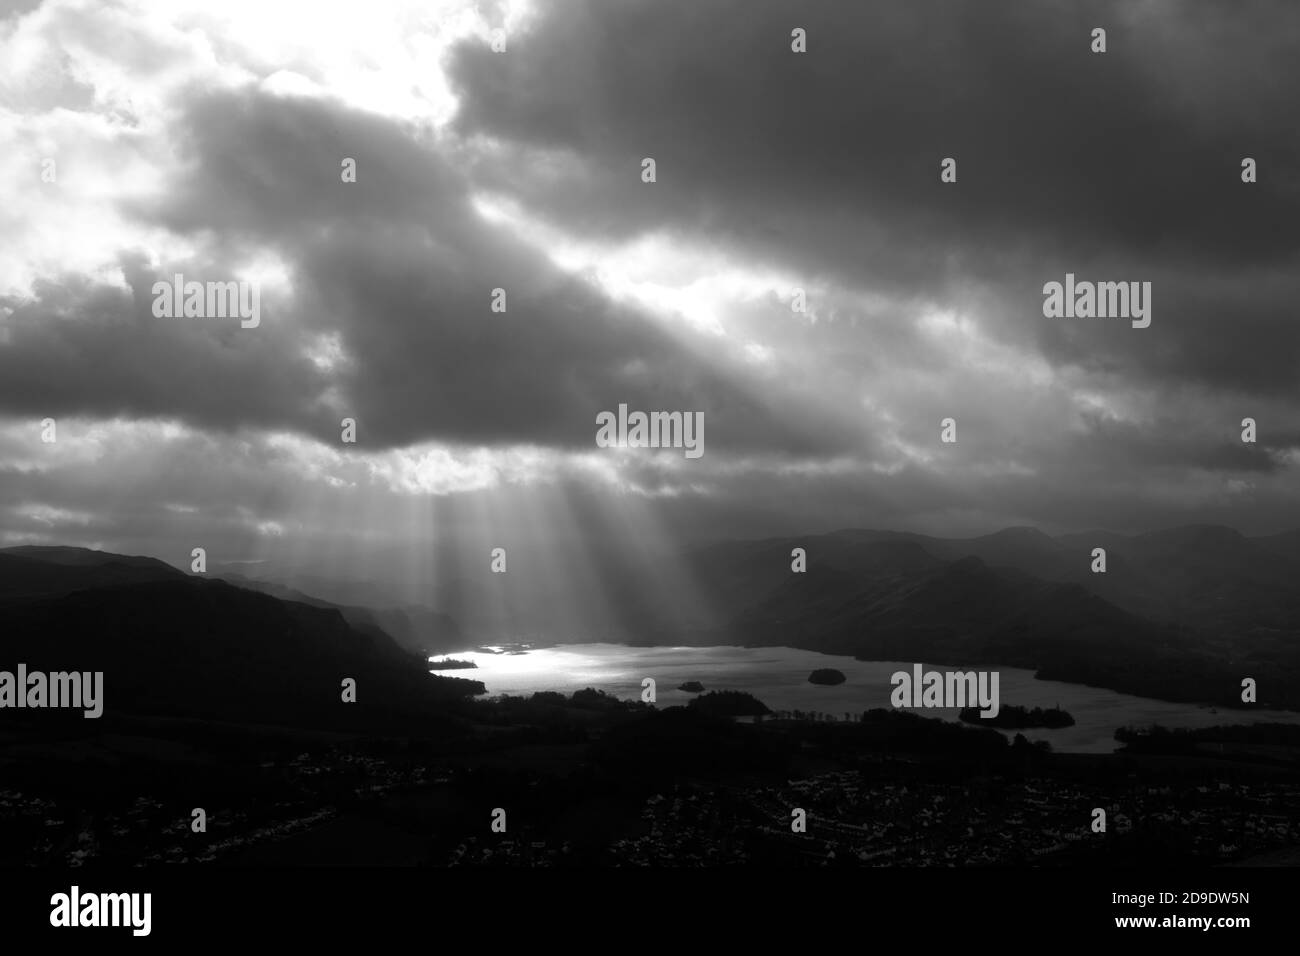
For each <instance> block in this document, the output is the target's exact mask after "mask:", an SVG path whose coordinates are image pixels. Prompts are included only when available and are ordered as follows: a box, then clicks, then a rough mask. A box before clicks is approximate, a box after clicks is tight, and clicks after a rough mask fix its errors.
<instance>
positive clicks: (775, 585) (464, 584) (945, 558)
mask: <svg viewBox="0 0 1300 956" xmlns="http://www.w3.org/2000/svg"><path fill="white" fill-rule="evenodd" d="M1298 541H1300V535H1297V534H1295V533H1287V534H1279V535H1272V536H1268V537H1261V538H1247V537H1244V536H1243V535H1241V534H1239V533H1237V532H1236V531H1233V530H1232V529H1229V528H1224V527H1216V526H1187V527H1181V528H1173V529H1168V530H1164V531H1158V532H1152V533H1148V534H1141V535H1132V536H1125V535H1118V534H1113V533H1101V532H1099V533H1089V534H1068V535H1062V536H1058V537H1050V536H1048V535H1046V534H1043V533H1041V532H1039V531H1037V530H1035V529H1033V528H1024V527H1020V528H1008V529H1005V530H1003V531H1000V532H997V533H994V534H990V535H985V536H981V537H976V538H968V539H947V538H938V537H933V536H927V535H920V534H912V533H906V532H892V531H875V530H860V529H853V530H844V531H838V532H833V533H829V534H823V535H808V536H803V537H798V538H779V539H766V540H760V541H735V542H723V543H719V544H715V545H711V546H708V547H703V548H696V549H692V550H689V551H686V552H682V553H679V554H677V555H676V556H674V557H672V558H669V559H667V560H668V563H669V565H670V566H672V568H673V570H674V572H675V573H674V574H671V575H665V576H662V577H660V578H659V579H657V580H652V581H647V580H646V579H645V578H644V577H642V576H640V575H639V565H638V563H637V562H636V561H632V560H628V559H627V558H626V557H623V556H620V555H619V554H618V553H616V552H614V551H613V550H612V549H611V550H610V551H608V552H606V553H603V554H602V555H601V556H600V560H597V561H593V562H592V567H593V569H594V575H595V577H594V587H595V588H596V589H597V593H596V594H595V595H594V597H596V598H599V600H593V599H592V598H593V595H592V594H579V593H574V592H573V591H571V590H560V591H557V590H555V589H553V588H548V587H547V586H546V585H547V584H548V582H550V581H551V580H552V579H550V578H547V577H543V576H539V575H537V574H535V573H533V572H532V568H531V567H530V563H529V556H528V555H527V554H517V553H516V554H512V555H511V564H510V567H509V572H508V574H506V575H493V574H491V573H489V571H488V568H487V562H486V560H485V561H484V562H483V567H482V570H481V573H480V574H479V575H477V576H469V575H466V576H464V577H459V578H455V579H452V580H447V581H438V582H435V583H434V586H433V587H432V588H431V589H430V592H429V594H430V598H431V599H430V600H429V602H428V603H427V604H425V603H414V602H413V603H406V604H402V603H398V598H399V595H398V593H397V589H394V588H392V587H391V585H390V583H389V582H387V581H385V580H383V579H382V578H376V577H365V578H363V577H361V576H358V577H357V578H355V579H352V580H341V581H333V580H330V579H328V578H326V577H324V576H321V575H319V574H316V573H313V572H311V571H309V570H299V571H298V572H297V573H293V574H288V575H286V576H285V578H284V579H279V578H278V577H277V570H278V569H277V568H276V567H275V566H274V565H272V564H269V563H266V562H263V563H256V564H253V563H249V564H240V565H232V566H220V565H219V566H217V567H215V568H214V570H213V573H212V575H210V577H216V578H221V579H224V581H225V582H226V584H224V585H223V584H222V583H221V582H220V581H214V580H204V579H203V576H202V575H188V574H185V573H183V572H181V571H179V570H177V569H176V568H173V567H171V566H170V565H168V564H165V563H163V562H161V561H157V560H155V559H151V558H140V557H130V558H125V557H118V556H113V555H107V554H102V553H97V552H90V551H84V550H79V549H63V548H42V547H31V546H24V547H18V548H9V549H4V550H2V551H0V572H3V574H0V602H2V603H0V613H3V614H4V615H6V617H5V620H6V622H7V623H8V624H9V626H10V628H12V633H13V634H15V635H20V634H23V633H29V635H30V637H29V640H30V641H31V643H30V644H25V643H24V642H23V641H21V640H20V641H18V643H17V644H16V645H15V646H16V647H20V646H21V647H29V649H30V652H31V653H34V652H35V651H36V650H37V649H39V647H40V645H41V641H40V640H39V638H38V637H37V636H36V631H35V630H34V628H35V626H36V625H35V623H34V622H35V621H36V620H37V619H38V618H40V617H42V616H44V617H47V618H48V619H49V620H51V621H55V620H57V621H61V622H62V623H61V624H60V626H59V629H58V631H57V632H58V633H63V632H64V631H63V628H64V627H65V626H66V627H71V628H72V631H75V630H76V628H75V627H72V625H73V623H74V622H79V621H81V620H82V617H79V616H78V615H81V616H84V615H85V614H92V613H93V614H97V615H98V614H103V615H108V616H109V618H108V619H113V618H112V617H111V615H112V613H113V612H112V608H114V607H116V606H118V604H119V603H120V604H121V605H122V606H123V607H125V606H126V605H127V604H130V603H131V602H135V604H136V605H138V606H139V607H138V610H137V611H135V612H133V614H132V619H133V620H135V621H136V622H137V623H138V624H139V623H140V622H145V623H144V624H141V630H140V631H139V632H138V633H137V632H136V631H132V630H130V629H128V628H123V629H122V630H120V631H118V632H116V633H115V634H114V635H113V636H111V637H110V636H109V635H107V634H105V633H104V631H103V628H102V627H101V628H99V629H98V634H97V636H96V638H95V640H96V641H97V642H98V646H99V648H100V651H99V654H98V655H97V659H99V660H102V661H108V660H110V659H111V656H112V655H113V654H114V653H128V652H129V653H139V654H142V655H145V656H151V655H157V654H160V653H161V650H160V648H159V647H158V646H156V645H153V644H150V643H149V642H150V641H151V640H154V638H150V637H149V636H148V635H149V632H150V626H149V625H148V623H147V622H150V621H157V622H166V624H167V626H169V627H173V628H179V629H182V630H184V631H186V632H188V633H189V634H190V635H191V636H192V637H194V639H195V640H196V643H195V645H194V646H193V648H191V650H193V652H194V653H196V654H197V653H199V651H200V648H201V649H202V653H201V656H200V657H196V658H193V659H191V660H190V663H192V664H197V663H199V662H200V661H202V662H203V666H205V667H207V666H209V663H210V660H211V659H212V657H213V655H214V654H217V653H218V651H217V649H218V648H219V647H221V646H222V645H223V643H225V642H235V643H234V644H232V645H231V647H230V648H229V649H230V650H232V651H234V650H236V649H237V647H238V646H242V645H241V644H240V643H239V642H241V641H247V640H249V639H250V638H249V631H248V628H247V627H246V626H245V627H244V628H243V630H238V629H236V630H226V629H223V628H221V627H219V626H218V625H217V624H216V623H214V622H215V621H217V620H220V619H222V618H221V615H225V614H229V615H231V617H230V619H229V621H228V622H227V623H231V624H232V625H233V622H234V621H236V620H241V621H242V620H245V619H247V620H249V621H256V622H259V623H258V625H257V626H258V627H261V628H264V629H265V630H266V632H267V633H283V634H284V635H286V636H284V637H282V638H280V639H277V641H272V642H271V643H268V644H262V645H261V646H260V648H259V653H261V654H264V655H267V656H266V657H265V659H264V660H263V666H265V667H267V668H270V669H271V670H272V671H274V669H276V668H283V669H284V672H285V676H287V674H288V673H290V672H292V671H296V670H299V669H300V668H301V666H302V665H303V662H304V659H308V660H313V663H314V664H316V665H319V666H321V667H323V668H325V669H326V670H328V668H329V667H333V666H336V665H337V663H338V662H337V661H336V660H333V659H332V658H331V655H335V656H336V655H337V654H339V653H342V652H343V651H344V650H347V651H348V653H353V652H355V653H356V654H357V655H359V656H358V660H363V659H364V660H366V661H368V662H379V661H385V662H388V663H391V662H393V661H395V660H397V659H399V656H400V655H402V654H412V655H417V656H418V655H424V654H429V653H439V652H445V651H451V650H458V649H463V648H465V647H470V646H474V645H478V644H487V643H500V642H517V641H531V642H548V643H581V642H585V641H599V640H605V641H608V640H614V641H624V642H629V643H637V644H667V645H681V644H746V645H764V644H766V645H786V646H791V647H797V648H803V649H809V650H818V651H822V652H825V653H835V654H847V655H852V656H857V657H859V658H862V659H874V660H917V661H922V660H925V661H934V662H938V663H953V664H961V665H972V664H982V665H995V664H1001V665H1005V666H1018V667H1027V668H1034V669H1038V670H1039V671H1040V676H1042V677H1044V678H1050V679H1061V680H1069V681H1075V682H1079V683H1089V684H1094V685H1097V686H1104V687H1109V688H1114V689H1117V690H1123V691H1128V692H1132V693H1138V694H1142V695H1145V696H1154V697H1162V698H1166V699H1171V700H1187V701H1201V702H1212V703H1219V704H1226V705H1229V706H1231V705H1233V704H1234V702H1235V701H1236V699H1237V696H1238V688H1239V682H1240V679H1241V677H1243V676H1255V677H1256V678H1257V679H1259V678H1260V676H1261V675H1264V674H1267V680H1266V681H1264V682H1263V686H1262V688H1261V703H1263V704H1271V705H1274V706H1291V707H1297V706H1300V640H1297V635H1300V591H1298V590H1297V588H1296V587H1295V586H1294V582H1295V581H1296V580H1297V579H1300V547H1298V546H1297V542H1298ZM1095 547H1104V548H1105V549H1106V552H1107V570H1106V572H1105V573H1093V572H1092V571H1091V570H1090V566H1091V563H1092V550H1093V548H1095ZM794 548H804V549H805V550H806V552H807V571H806V573H800V574H795V573H792V571H791V552H792V550H793V549H794ZM228 567H238V568H239V570H238V571H231V570H227V568H228ZM366 567H367V569H372V568H373V569H378V568H382V563H378V562H375V563H371V562H368V563H367V565H366ZM372 573H373V572H372ZM254 575H256V577H254ZM229 585H234V586H235V587H230V586H229ZM250 592H252V593H250ZM335 595H341V597H334V596H335ZM358 598H361V599H369V600H370V601H374V602H375V603H374V604H368V603H359V602H357V599H358ZM101 602H102V604H103V605H104V606H103V607H102V608H101V607H99V604H100V603H101ZM62 615H72V617H71V618H68V619H66V620H65V619H64V618H63V617H62ZM214 615H215V617H214ZM191 616H192V617H193V618H194V620H193V621H191V620H189V619H190V617H191ZM289 621H291V622H293V624H292V627H287V629H285V630H284V631H283V632H281V631H280V630H279V629H280V628H285V627H286V622H289ZM25 622H31V623H30V624H29V625H28V628H27V631H24V630H23V627H24V623H25ZM276 622H279V623H276ZM159 626H160V627H161V624H160V625H159ZM72 631H70V633H71V632H72ZM198 634H202V635H203V637H202V638H201V639H199V638H198V637H197V635H198ZM295 635H296V636H295ZM317 643H319V647H317ZM185 646H186V645H185V644H184V643H181V644H178V645H176V646H172V647H168V648H166V651H167V653H168V654H170V655H181V656H180V657H173V658H169V660H171V661H172V664H173V665H174V666H178V667H181V669H182V670H183V669H184V666H185V659H184V654H185V653H186V651H185V650H184V647H185ZM399 648H400V649H401V650H400V651H399V650H398V649H399Z"/></svg>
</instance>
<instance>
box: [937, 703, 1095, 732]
mask: <svg viewBox="0 0 1300 956" xmlns="http://www.w3.org/2000/svg"><path fill="white" fill-rule="evenodd" d="M961 719H962V720H964V721H966V723H968V724H980V725H982V726H985V727H1006V728H1009V729H1011V728H1014V729H1021V728H1024V727H1047V728H1056V727H1073V726H1074V718H1073V717H1071V716H1070V715H1069V714H1068V713H1066V712H1065V711H1063V710H1061V708H1059V707H1049V708H1046V709H1044V708H1042V707H1035V708H1033V709H1032V710H1031V709H1029V708H1027V707H1017V706H1016V705H1015V704H1010V705H1007V706H1004V707H1002V708H1001V709H1000V710H999V711H998V713H997V716H996V717H981V716H980V709H979V708H978V707H963V708H962V709H961Z"/></svg>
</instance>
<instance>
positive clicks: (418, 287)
mask: <svg viewBox="0 0 1300 956" xmlns="http://www.w3.org/2000/svg"><path fill="white" fill-rule="evenodd" d="M176 144H177V151H178V153H179V155H180V157H181V159H182V168H183V172H182V173H180V174H178V176H177V178H176V180H175V181H174V182H172V183H171V184H170V189H169V191H168V192H167V198H166V199H165V200H162V201H159V202H154V203H142V202H137V203H135V204H133V205H132V206H131V207H130V209H131V212H132V214H133V215H134V216H135V217H136V218H137V219H138V220H139V221H140V222H141V224H143V225H157V224H161V225H164V226H166V227H167V228H168V229H169V230H171V231H172V232H174V233H176V234H178V235H180V236H182V237H186V238H189V239H192V240H193V241H195V242H196V243H198V244H199V245H200V247H201V248H202V249H203V256H202V258H199V259H196V260H193V261H189V262H166V263H163V264H162V265H160V266H159V267H158V269H157V272H156V274H154V273H150V272H148V271H147V270H145V268H144V267H143V266H142V265H141V264H140V263H139V262H138V261H134V260H131V259H128V260H125V261H124V273H125V275H126V276H127V279H128V282H129V284H130V286H131V292H130V293H127V292H124V291H121V290H113V289H111V288H107V287H96V286H93V285H91V284H89V283H88V282H86V281H81V280H69V281H68V282H66V283H64V284H62V285H58V284H47V285H44V286H42V287H41V288H40V289H39V290H38V292H37V295H36V298H35V300H34V301H31V302H27V303H22V304H19V305H17V307H16V309H15V313H14V316H13V317H12V321H11V325H12V327H13V336H12V339H11V341H10V343H9V345H8V347H7V348H5V349H0V403H3V407H4V408H5V409H6V410H8V411H15V412H24V413H30V414H39V415H46V414H59V413H65V414H69V413H70V414H77V413H88V414H99V415H110V414H132V415H143V416H167V417H177V418H179V419H182V420H185V421H190V422H193V423H197V424H201V425H205V426H216V427H226V428H231V427H237V426H244V425H251V426H263V427H285V428H291V429H295V430H301V431H304V432H307V433H310V434H312V435H315V436H317V437H319V438H321V439H323V440H326V441H330V442H337V440H338V436H339V427H338V422H339V418H340V415H347V416H351V417H354V418H356V419H357V421H358V443H359V444H360V445H362V446H363V447H372V448H373V447H387V446H393V445H405V444H409V443H412V442H417V441H420V440H426V439H432V440H441V441H450V442H469V443H484V444H499V443H506V442H530V443H540V444H558V445H567V446H573V447H588V448H594V447H595V446H594V435H595V427H596V426H595V418H596V414H597V413H598V412H600V411H603V410H614V409H617V407H618V405H619V404H620V403H627V404H628V405H629V407H630V408H631V409H633V410H636V409H641V410H646V411H650V410H680V411H702V412H704V414H705V419H706V432H705V441H706V444H707V446H708V447H727V446H731V447H740V448H744V447H749V446H754V445H761V446H763V447H775V448H779V449H782V450H784V451H787V452H791V453H800V452H817V451H823V450H826V449H828V448H829V449H837V448H843V447H849V446H853V447H860V446H861V442H862V438H861V435H859V434H857V433H855V432H853V431H844V430H842V429H838V428H837V427H835V426H834V425H830V424H827V423H826V422H824V421H822V420H821V419H819V418H817V417H816V416H815V415H813V414H812V413H810V412H805V411H802V410H800V409H799V408H797V407H786V406H785V405H783V404H781V403H779V402H776V401H773V400H772V399H771V398H770V397H768V396H767V395H765V394H763V393H762V390H761V389H756V388H754V387H753V386H751V385H750V384H749V383H747V381H746V380H745V375H744V369H742V368H740V367H738V366H737V367H731V368H729V367H728V365H727V362H726V361H725V360H721V361H720V360H719V358H718V356H716V355H702V354H700V353H701V352H703V351H704V349H705V347H706V345H707V343H704V342H699V343H696V344H695V346H694V347H691V345H690V343H684V342H682V341H679V340H678V339H676V338H674V337H672V336H670V335H669V334H668V333H667V332H666V331H664V330H663V329H661V328H659V327H658V326H657V325H656V324H655V323H654V322H653V321H652V320H651V319H650V318H649V317H648V316H647V315H645V314H643V313H640V312H638V311H636V310H635V309H631V308H628V307H625V306H621V305H617V304H615V303H613V302H611V301H610V300H608V299H607V298H606V297H604V296H603V295H602V294H601V293H600V292H599V291H598V290H597V289H595V288H594V287H592V286H591V285H589V284H587V283H584V282H583V281H581V280H579V279H577V278H575V277H572V276H569V275H567V274H565V273H563V272H561V271H560V270H558V269H556V268H555V267H554V266H552V265H551V264H550V263H549V262H548V261H547V260H546V259H545V258H544V256H543V255H542V254H541V253H540V252H538V251H537V250H535V249H532V248H530V247H528V246H526V245H525V244H523V243H521V242H519V241H517V240H515V239H514V238H513V237H512V236H510V235H509V234H508V233H507V232H506V231H505V229H504V228H503V227H501V226H497V225H492V224H489V223H487V222H485V221H484V220H483V219H482V218H481V217H480V216H479V215H478V214H477V213H476V212H475V211H474V209H473V208H472V207H471V204H470V190H471V184H470V183H469V182H467V181H466V180H465V179H464V178H463V177H462V176H461V175H460V174H458V173H457V172H455V171H454V169H453V168H452V167H451V165H449V163H448V161H447V158H446V157H444V156H443V155H442V154H440V153H439V151H438V150H439V148H440V147H442V146H444V145H446V146H447V147H448V148H449V149H453V150H454V147H452V146H451V144H439V143H433V142H429V141H427V140H422V139H421V138H420V137H419V135H418V134H417V132H416V131H414V130H412V129H409V128H406V127H403V126H401V125H399V124H397V123H394V122H390V121H387V120H381V119H377V118H374V117H371V116H368V115H366V114H362V113H358V112H352V111H348V110H344V109H342V108H339V107H335V106H331V105H326V104H323V103H318V102H313V101H309V100H304V99H279V98H272V97H266V96H262V95H257V94H253V93H244V94H222V95H216V96H211V97H206V98H204V99H201V100H199V101H196V102H195V103H193V104H192V105H191V107H190V109H189V110H188V111H187V113H186V116H185V125H184V128H183V129H182V130H178V134H177V140H176ZM345 156H346V157H351V158H354V159H355V160H356V161H357V168H358V177H357V182H356V183H355V184H343V183H341V182H340V176H339V173H340V166H339V164H340V161H341V159H342V158H343V157H345ZM267 251H270V252H273V253H275V254H277V255H278V256H279V257H281V258H282V259H283V260H284V261H285V262H286V263H287V264H288V266H289V271H290V273H291V277H292V283H293V293H292V295H283V294H277V293H276V292H274V290H270V291H268V293H267V296H268V297H269V301H268V299H267V298H264V301H263V304H262V313H263V315H262V322H261V325H260V326H259V327H258V328H256V329H247V330H246V329H241V328H239V327H238V323H237V322H231V323H229V324H228V325H227V326H225V327H219V326H217V327H214V326H213V324H212V323H211V321H210V320H193V319H158V318H154V317H153V315H152V314H151V311H150V306H151V301H152V296H151V294H150V291H149V290H150V287H151V286H152V283H153V281H155V280H156V279H159V278H162V279H170V277H171V275H172V274H173V272H181V273H183V274H184V275H185V276H186V278H187V279H198V280H200V281H205V280H209V279H212V280H218V281H221V280H227V279H231V278H234V274H233V273H232V271H231V270H232V269H234V268H235V267H236V266H237V265H239V264H241V263H243V262H245V261H246V260H248V259H250V258H253V259H256V258H257V257H259V256H261V255H263V254H264V253H266V252H267ZM496 287H501V288H504V289H505V290H506V292H507V301H508V312H507V313H505V314H498V313H493V312H491V311H490V309H489V304H490V301H491V296H492V290H493V289H494V288H496ZM328 335H336V336H337V342H338V344H339V345H340V347H341V350H342V353H343V359H342V360H340V361H338V362H337V363H336V364H335V367H334V368H332V369H322V368H319V367H317V365H316V364H314V363H313V362H312V361H311V360H310V359H309V358H308V357H307V355H306V351H307V350H308V349H311V348H314V347H317V346H318V345H319V343H320V341H321V340H320V338H319V337H320V336H328Z"/></svg>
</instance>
